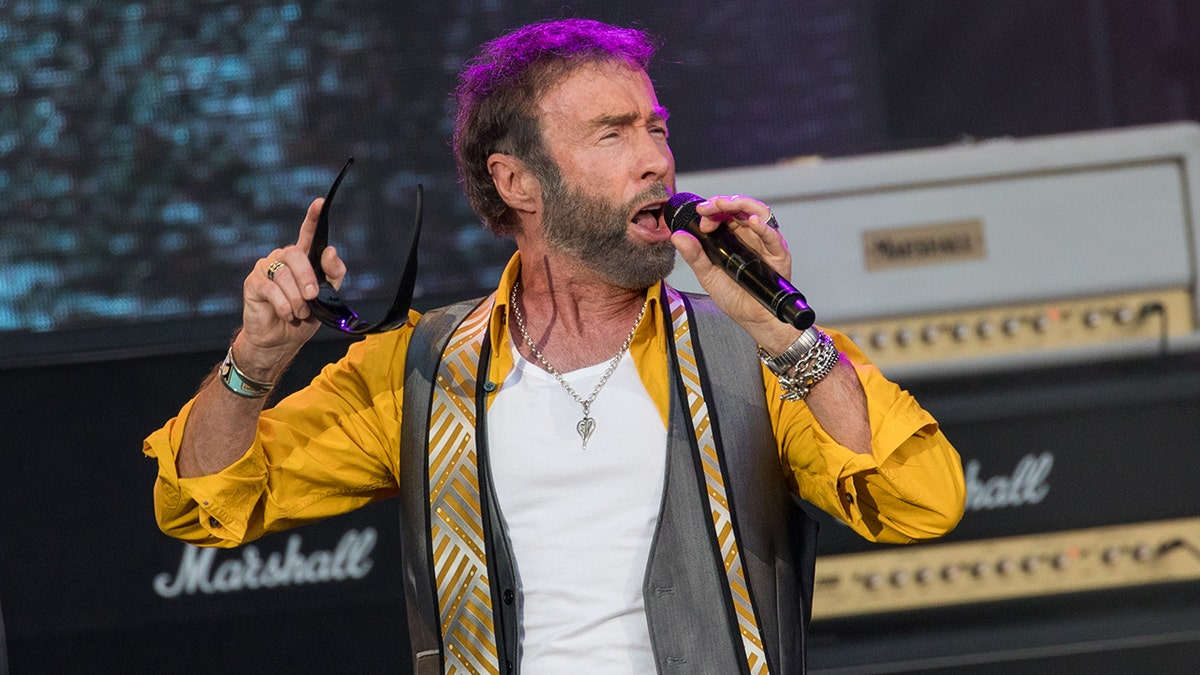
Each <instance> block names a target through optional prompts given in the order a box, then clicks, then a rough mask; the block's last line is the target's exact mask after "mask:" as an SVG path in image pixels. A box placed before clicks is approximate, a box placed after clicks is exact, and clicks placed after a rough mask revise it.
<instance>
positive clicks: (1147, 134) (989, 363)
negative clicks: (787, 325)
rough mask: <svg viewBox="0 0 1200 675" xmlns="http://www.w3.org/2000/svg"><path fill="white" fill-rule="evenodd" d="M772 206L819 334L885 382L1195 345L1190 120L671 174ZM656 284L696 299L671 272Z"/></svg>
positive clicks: (685, 279)
mask: <svg viewBox="0 0 1200 675" xmlns="http://www.w3.org/2000/svg"><path fill="white" fill-rule="evenodd" d="M679 185H680V188H681V189H684V190H687V191H689V192H695V193H697V194H701V195H706V196H707V195H714V194H731V193H740V194H746V195H752V196H754V197H757V198H759V199H762V200H763V201H765V202H766V203H768V204H770V206H771V208H772V210H773V211H774V213H775V215H776V216H778V219H779V222H780V224H781V229H782V231H783V232H784V235H785V236H786V237H787V241H788V244H789V245H790V247H791V251H792V257H793V265H792V269H793V274H792V280H793V282H794V283H795V284H796V287H797V288H799V289H800V290H801V291H803V292H804V293H805V295H806V296H807V297H808V300H809V303H810V304H811V305H812V307H813V308H814V309H815V310H816V311H817V321H818V322H819V323H821V324H823V325H826V326H832V327H834V328H839V329H841V330H843V331H844V332H846V333H848V334H849V335H850V336H851V337H853V338H855V342H857V343H858V344H859V346H861V347H863V349H864V350H866V351H867V353H868V355H870V356H871V358H872V359H873V360H874V361H875V362H876V363H877V364H879V365H880V366H881V367H884V368H885V369H886V371H887V372H888V373H889V374H891V375H893V376H896V377H908V376H910V375H912V376H922V377H923V376H928V375H953V374H963V373H977V372H983V371H988V370H1009V369H1019V368H1022V367H1025V366H1027V365H1029V364H1031V363H1038V364H1048V365H1055V364H1060V363H1081V362H1084V363H1085V362H1088V361H1093V360H1095V359H1098V358H1111V357H1127V356H1131V355H1138V354H1147V353H1164V352H1171V351H1186V350H1189V349H1194V348H1195V347H1196V345H1197V343H1198V342H1200V341H1198V340H1197V331H1196V326H1197V324H1196V310H1197V298H1198V295H1197V292H1196V283H1197V278H1196V273H1195V270H1196V266H1197V251H1196V247H1197V245H1198V243H1197V242H1198V241H1200V237H1198V236H1197V235H1198V234H1200V233H1198V232H1197V222H1196V218H1197V215H1196V208H1195V204H1196V203H1197V197H1198V196H1200V125H1198V124H1195V123H1178V124H1167V125H1159V126H1152V127H1139V128H1127V129H1116V130H1106V131H1095V132H1087V133H1077V134H1068V135H1062V136H1049V137H1040V138H1026V139H1019V140H1013V139H997V140H990V141H984V142H979V143H971V144H962V145H954V146H949V147H940V148H928V149H922V150H912V151H906V152H895V153H887V154H880V155H864V156H860V157H845V158H835V159H830V160H809V161H798V162H792V163H785V164H779V165H774V166H760V167H747V168H740V169H727V170H719V171H707V172H698V173H685V174H681V175H680V176H679ZM670 280H671V282H672V283H673V284H674V285H675V286H677V287H679V288H684V289H688V290H696V289H698V288H699V286H698V283H697V282H696V279H695V277H694V276H692V274H691V271H690V269H688V268H687V266H686V265H678V266H677V269H676V271H675V273H674V274H673V275H672V276H671V278H670Z"/></svg>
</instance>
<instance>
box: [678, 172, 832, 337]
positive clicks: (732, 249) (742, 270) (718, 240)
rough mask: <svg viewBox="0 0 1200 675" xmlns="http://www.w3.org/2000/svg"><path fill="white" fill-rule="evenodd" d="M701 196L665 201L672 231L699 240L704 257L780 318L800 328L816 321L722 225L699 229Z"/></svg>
mask: <svg viewBox="0 0 1200 675" xmlns="http://www.w3.org/2000/svg"><path fill="white" fill-rule="evenodd" d="M702 201H704V198H703V197H700V196H698V195H694V194H691V193H690V192H677V193H675V194H674V195H672V196H671V199H670V200H669V201H668V202H667V206H666V210H665V212H664V217H665V219H666V222H667V225H668V226H669V227H670V228H671V231H672V232H678V231H680V230H683V231H684V232H687V233H689V234H691V235H692V236H694V237H695V238H696V239H698V240H699V241H700V245H701V246H702V247H703V249H704V252H705V254H706V255H707V256H708V259H709V260H711V261H712V263H713V264H714V265H716V266H717V267H720V268H721V269H723V270H725V272H726V273H727V274H728V275H729V276H730V277H732V278H733V280H734V281H735V282H737V284H738V286H740V287H741V288H742V289H743V290H745V291H746V292H747V293H749V294H750V295H751V296H752V297H753V298H754V299H755V300H757V301H758V302H760V303H762V305H763V306H764V307H766V308H767V309H768V310H770V312H771V313H772V314H774V315H775V317H776V318H778V319H779V320H780V321H782V322H784V323H786V324H790V325H792V326H795V327H796V328H798V329H800V330H804V329H806V328H808V327H809V326H811V325H812V324H813V321H815V320H816V313H815V312H813V310H812V308H811V307H809V306H808V302H807V300H805V298H804V294H803V293H801V292H800V291H798V290H796V288H795V287H794V286H792V284H791V282H789V281H788V280H787V279H784V278H783V277H782V276H780V274H779V273H778V272H776V271H775V270H774V269H773V268H772V267H771V266H770V265H768V264H767V262H766V261H764V260H763V259H762V258H761V257H760V256H759V255H758V254H757V253H756V252H754V251H753V250H752V249H751V248H750V247H748V246H746V244H744V243H742V240H741V239H739V238H738V237H737V235H736V234H734V233H733V231H732V230H730V229H729V228H728V227H726V226H725V225H724V224H722V225H719V226H718V227H717V229H715V230H713V231H712V232H702V231H701V230H700V215H699V214H697V213H696V204H699V203H700V202H702Z"/></svg>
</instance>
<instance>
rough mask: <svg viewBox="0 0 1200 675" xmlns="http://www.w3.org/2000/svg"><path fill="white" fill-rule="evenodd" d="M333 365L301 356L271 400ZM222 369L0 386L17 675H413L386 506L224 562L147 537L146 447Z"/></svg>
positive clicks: (11, 380)
mask: <svg viewBox="0 0 1200 675" xmlns="http://www.w3.org/2000/svg"><path fill="white" fill-rule="evenodd" d="M344 349H345V345H344V343H340V342H321V341H316V342H313V343H311V344H310V345H309V346H308V348H306V349H305V350H304V352H303V353H302V354H301V355H300V357H299V359H298V361H297V363H296V364H295V365H294V366H293V369H292V372H290V373H289V374H288V375H287V376H285V380H284V381H283V382H282V383H281V387H283V388H284V389H285V390H286V389H287V388H289V387H293V388H294V387H295V386H297V385H298V384H299V383H300V382H303V381H305V380H307V379H308V378H309V377H311V376H312V374H314V373H315V372H316V370H317V369H319V368H320V366H321V365H323V364H325V363H328V362H329V361H331V360H333V359H335V358H336V356H337V354H338V353H340V352H341V351H344ZM220 358H221V355H220V353H218V352H212V353H209V352H204V353H194V354H181V355H170V356H158V357H138V358H126V359H121V360H114V361H110V362H97V363H86V364H72V365H62V366H45V367H38V368H27V369H26V368H18V369H12V370H0V391H3V392H5V395H4V405H2V406H0V428H3V429H4V435H3V439H2V440H0V467H2V468H0V599H2V600H3V612H4V614H3V622H2V623H0V626H2V628H3V629H4V633H3V634H2V635H0V638H4V639H3V640H0V647H3V646H4V644H5V642H6V643H7V647H8V652H9V653H8V663H9V664H10V666H11V670H12V672H13V673H14V674H17V673H82V672H87V673H114V674H115V673H153V672H176V673H222V672H241V671H243V670H244V671H246V672H258V673H305V672H395V673H405V672H410V671H409V667H410V663H409V658H410V657H409V655H408V637H407V635H406V633H405V630H404V600H403V590H402V586H401V583H402V582H401V574H400V565H399V564H398V563H397V561H398V560H399V556H400V542H399V528H398V526H397V517H398V516H397V511H396V509H397V507H396V502H395V501H394V500H393V501H386V502H382V503H380V504H376V505H373V506H370V507H367V508H365V509H362V510H360V511H357V512H355V513H353V514H349V515H347V516H344V517H341V518H334V519H330V520H328V521H324V522H321V523H317V524H314V525H309V526H306V527H302V528H298V529H296V530H293V531H290V532H286V533H281V534H276V535H270V536H267V537H264V538H263V539H260V540H259V541H256V542H254V543H253V544H249V545H247V546H244V547H241V548H236V549H230V550H223V549H221V550H218V549H201V548H196V547H193V546H189V545H187V544H184V543H182V542H179V541H176V540H173V539H170V538H168V537H166V536H165V535H163V534H162V533H161V532H159V530H158V528H157V526H156V525H155V522H154V516H153V513H154V505H153V499H152V495H153V485H154V476H155V473H156V471H157V465H156V463H155V461H154V460H151V459H148V458H146V457H143V456H142V453H141V447H142V439H143V438H145V436H146V435H147V434H149V433H150V432H151V431H153V430H154V429H155V428H157V427H158V426H159V425H161V424H162V423H163V422H165V421H166V420H168V419H169V418H170V417H171V416H173V415H174V414H175V413H176V411H178V409H179V406H180V405H182V403H183V402H184V401H186V400H187V399H188V397H189V396H190V395H191V393H192V391H194V388H195V386H196V383H197V382H199V381H200V380H201V379H202V378H203V377H204V375H205V374H206V373H207V372H208V371H209V370H210V369H211V368H212V367H213V364H215V363H217V362H218V361H219V360H220ZM164 373H167V374H168V376H165V375H164ZM80 383H87V386H80ZM137 392H154V395H153V396H145V397H144V398H141V397H139V396H137V395H136V393H137ZM2 656H3V655H2V654H0V657H2ZM0 663H2V658H0Z"/></svg>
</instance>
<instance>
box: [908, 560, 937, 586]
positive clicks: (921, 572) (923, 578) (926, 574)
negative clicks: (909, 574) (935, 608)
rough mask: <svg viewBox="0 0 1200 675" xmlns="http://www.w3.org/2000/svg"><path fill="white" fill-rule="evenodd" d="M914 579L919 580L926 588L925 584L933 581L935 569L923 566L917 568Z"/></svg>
mask: <svg viewBox="0 0 1200 675" xmlns="http://www.w3.org/2000/svg"><path fill="white" fill-rule="evenodd" d="M913 578H914V579H916V580H917V583H918V584H921V585H922V586H924V585H925V584H928V583H929V582H931V581H933V569H932V568H930V567H925V566H924V565H922V566H921V567H918V568H917V571H916V573H915V574H913Z"/></svg>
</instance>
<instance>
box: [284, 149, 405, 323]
mask: <svg viewBox="0 0 1200 675" xmlns="http://www.w3.org/2000/svg"><path fill="white" fill-rule="evenodd" d="M353 163H354V158H353V157H351V158H350V159H349V160H348V161H347V162H346V165H345V166H343V167H342V170H341V171H340V172H339V173H338V175H337V178H335V179H334V181H333V185H332V186H331V187H330V188H329V194H328V195H326V196H325V203H324V204H322V205H321V213H320V215H318V216H317V229H316V231H315V232H313V240H312V245H311V247H310V248H309V250H308V261H309V263H311V264H312V268H313V271H314V272H316V274H317V285H318V289H319V290H318V293H317V297H316V298H314V299H312V300H309V301H308V308H309V310H310V311H312V313H313V316H315V317H317V319H318V320H320V322H321V323H323V324H325V325H326V326H329V327H330V328H333V329H336V330H339V331H341V332H343V333H349V334H350V335H369V334H371V333H383V332H386V331H389V330H395V329H397V328H399V327H400V326H403V325H404V324H405V323H408V310H409V308H410V307H411V306H412V296H413V289H414V288H415V287H416V282H417V243H418V241H419V240H420V237H421V220H422V213H423V208H422V202H423V201H424V199H423V196H424V188H423V187H422V186H421V184H420V183H417V206H416V216H415V218H414V224H413V229H412V236H411V238H410V240H409V244H408V257H407V261H406V262H405V265H404V273H403V276H402V277H401V280H400V288H399V289H397V290H396V297H395V299H394V300H392V306H391V308H389V309H388V311H387V314H386V315H385V316H384V317H383V319H381V320H379V321H378V322H375V323H368V322H366V321H363V320H362V319H361V318H360V317H359V316H358V313H357V312H355V311H354V310H353V309H351V308H350V306H349V305H347V304H346V303H345V302H343V301H342V297H341V296H340V295H339V294H338V291H337V289H336V288H334V287H333V284H331V283H329V281H328V280H327V279H326V278H325V270H323V269H321V254H322V253H323V252H324V251H325V248H326V247H327V246H329V207H330V205H332V204H333V195H334V194H335V193H337V189H338V186H339V185H341V184H342V179H343V178H345V177H346V171H347V170H349V169H350V165H351V164H353Z"/></svg>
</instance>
